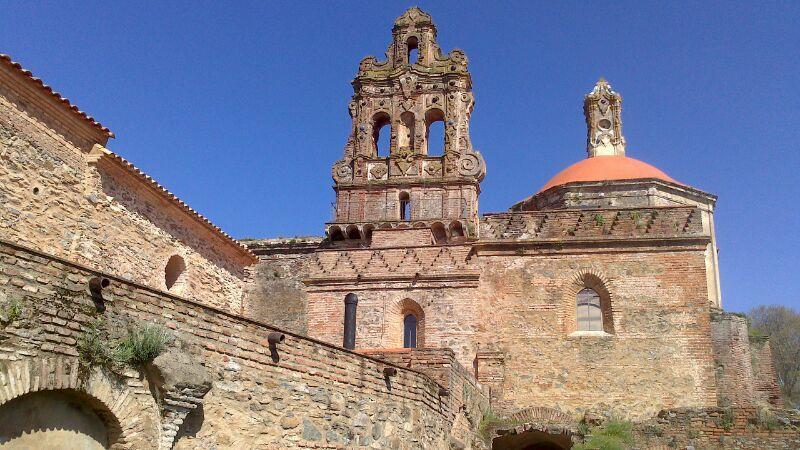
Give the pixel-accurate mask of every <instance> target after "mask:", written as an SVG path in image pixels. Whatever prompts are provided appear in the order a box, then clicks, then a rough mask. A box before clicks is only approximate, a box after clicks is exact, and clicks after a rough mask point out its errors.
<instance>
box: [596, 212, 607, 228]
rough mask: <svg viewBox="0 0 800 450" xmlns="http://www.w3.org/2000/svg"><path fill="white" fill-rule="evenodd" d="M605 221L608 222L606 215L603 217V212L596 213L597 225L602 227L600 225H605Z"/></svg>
mask: <svg viewBox="0 0 800 450" xmlns="http://www.w3.org/2000/svg"><path fill="white" fill-rule="evenodd" d="M604 223H606V219H605V217H603V215H602V214H595V215H594V224H595V225H597V226H598V227H600V226H603V224H604Z"/></svg>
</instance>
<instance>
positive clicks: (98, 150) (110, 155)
mask: <svg viewBox="0 0 800 450" xmlns="http://www.w3.org/2000/svg"><path fill="white" fill-rule="evenodd" d="M89 155H90V156H92V157H94V158H95V160H100V159H101V158H106V159H107V160H109V161H111V162H113V163H114V164H116V165H117V166H118V167H120V168H122V169H123V170H125V171H126V172H128V173H129V174H131V175H133V176H134V177H136V178H138V179H139V180H140V181H141V182H143V183H145V184H146V185H148V186H150V187H151V188H152V189H154V190H155V191H156V192H157V193H158V194H159V195H161V196H162V197H164V198H165V199H166V200H167V201H169V202H171V203H173V204H174V205H175V206H177V207H178V208H180V209H182V210H183V211H184V212H186V213H188V214H189V215H190V216H192V217H193V218H194V219H195V220H196V221H197V222H199V223H200V224H202V225H203V226H205V227H206V228H207V229H209V230H210V231H211V232H212V233H214V234H216V235H218V236H219V237H220V238H222V240H223V241H226V242H228V243H229V244H231V245H233V246H234V247H235V248H236V249H237V250H238V251H239V253H241V254H242V255H244V256H246V257H247V258H248V259H249V260H250V261H252V262H257V261H258V257H257V256H256V255H255V254H254V253H253V252H251V251H250V249H248V248H247V246H246V245H244V244H242V243H241V242H239V241H238V240H236V239H235V238H234V237H232V236H231V235H229V234H228V233H226V232H224V231H223V230H222V229H221V228H220V227H218V226H216V225H214V223H213V222H211V220H209V219H208V218H207V217H205V216H204V215H202V214H200V213H199V212H197V211H196V210H195V209H194V208H192V207H191V206H189V205H188V204H187V203H186V202H184V201H183V200H181V199H180V198H178V196H176V195H175V194H173V193H172V192H170V191H169V190H167V188H165V187H164V186H162V185H161V184H160V183H159V182H158V181H156V180H155V179H154V178H153V177H151V176H150V175H147V174H146V173H144V172H143V171H142V170H141V169H139V168H138V167H136V166H135V165H133V163H131V162H130V161H128V160H127V159H125V158H123V157H122V156H119V155H118V154H116V153H114V152H112V151H111V150H109V149H107V148H105V147H103V146H102V145H100V144H95V146H94V148H92V151H91V152H90V153H89Z"/></svg>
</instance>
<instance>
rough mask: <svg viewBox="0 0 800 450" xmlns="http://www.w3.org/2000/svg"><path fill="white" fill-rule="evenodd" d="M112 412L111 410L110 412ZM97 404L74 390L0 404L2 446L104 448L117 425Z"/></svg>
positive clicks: (37, 395)
mask: <svg viewBox="0 0 800 450" xmlns="http://www.w3.org/2000/svg"><path fill="white" fill-rule="evenodd" d="M109 414H110V413H109ZM101 416H106V417H108V415H107V414H102V411H98V410H97V407H96V406H92V404H91V403H90V401H89V400H88V399H86V398H84V397H83V396H81V395H80V394H78V393H74V392H71V391H41V392H34V393H30V394H26V395H23V396H21V397H18V398H15V399H13V400H11V401H9V402H8V403H6V404H4V405H2V406H0V447H2V448H10V449H28V448H81V449H104V448H108V447H109V444H112V443H114V441H115V440H116V436H114V434H116V433H110V432H109V429H114V428H118V427H119V425H117V426H116V427H114V426H111V427H109V426H108V424H107V421H108V420H109V419H108V418H106V419H104V418H103V417H101Z"/></svg>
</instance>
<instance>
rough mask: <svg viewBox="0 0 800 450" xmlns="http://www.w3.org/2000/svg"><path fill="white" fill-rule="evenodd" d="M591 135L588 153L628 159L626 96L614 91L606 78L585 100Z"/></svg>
mask: <svg viewBox="0 0 800 450" xmlns="http://www.w3.org/2000/svg"><path fill="white" fill-rule="evenodd" d="M583 114H584V116H585V117H586V126H587V128H588V130H587V131H588V135H587V140H586V151H587V153H588V154H589V158H592V157H595V156H625V137H624V136H623V135H622V96H621V95H619V94H618V93H617V92H614V91H613V90H612V89H611V85H610V84H609V83H608V81H606V79H605V78H603V77H600V79H599V80H597V84H595V86H594V89H592V92H590V93H588V94H586V97H584V99H583Z"/></svg>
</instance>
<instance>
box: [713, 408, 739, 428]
mask: <svg viewBox="0 0 800 450" xmlns="http://www.w3.org/2000/svg"><path fill="white" fill-rule="evenodd" d="M734 419H736V416H735V415H734V413H733V408H731V407H730V406H728V407H726V408H723V410H722V415H721V416H719V417H717V419H716V420H715V422H716V424H717V426H718V427H722V428H724V429H725V430H730V429H731V428H733V421H734Z"/></svg>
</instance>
